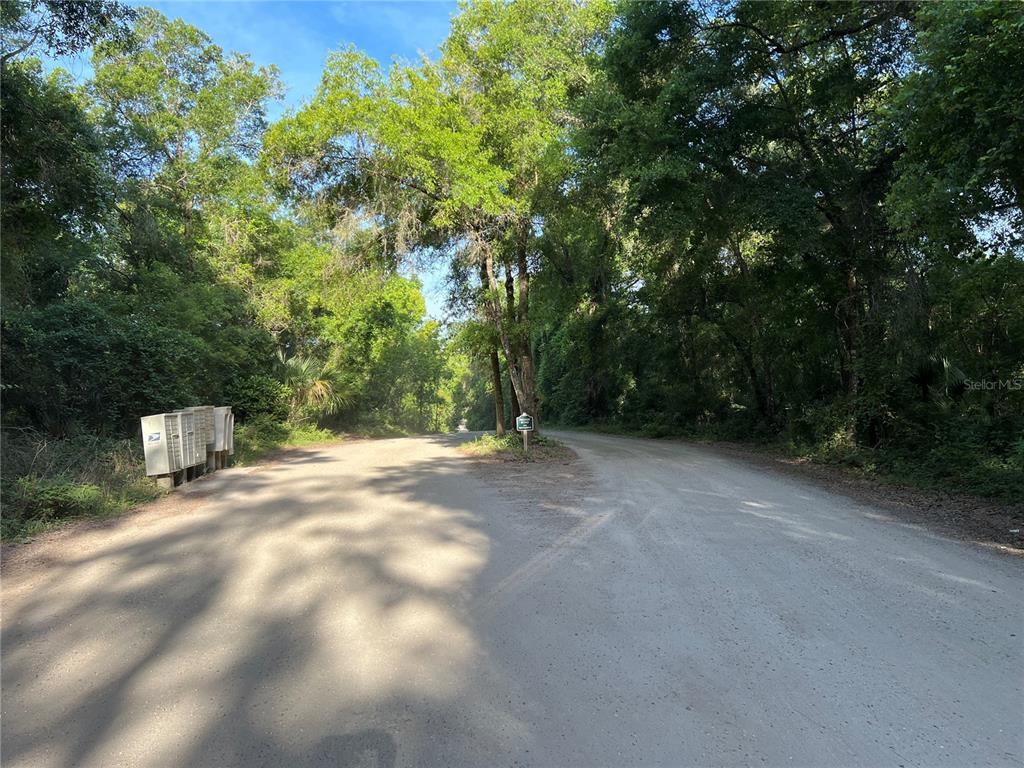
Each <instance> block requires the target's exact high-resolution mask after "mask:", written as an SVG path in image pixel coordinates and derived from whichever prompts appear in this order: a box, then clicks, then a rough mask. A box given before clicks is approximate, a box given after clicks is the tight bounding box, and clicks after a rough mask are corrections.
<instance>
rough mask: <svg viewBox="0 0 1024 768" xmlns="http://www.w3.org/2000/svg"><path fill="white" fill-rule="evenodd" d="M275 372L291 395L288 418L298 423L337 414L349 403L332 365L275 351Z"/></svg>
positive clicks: (342, 383) (340, 377)
mask: <svg viewBox="0 0 1024 768" xmlns="http://www.w3.org/2000/svg"><path fill="white" fill-rule="evenodd" d="M277 362H278V371H279V375H280V377H281V380H282V381H283V382H284V384H285V386H287V387H288V390H289V392H290V399H289V403H288V408H289V418H290V420H292V421H295V422H298V421H302V420H304V419H307V418H310V417H317V416H328V415H330V414H333V413H337V412H338V411H339V410H340V409H341V408H343V407H344V406H345V404H346V403H347V402H348V393H347V392H346V391H345V385H344V382H343V381H342V376H341V370H340V369H339V368H338V367H337V365H335V364H334V363H332V362H326V363H325V362H321V361H320V360H317V359H316V358H313V357H307V356H305V355H292V356H290V357H289V356H287V355H285V353H284V351H283V350H278V352H277Z"/></svg>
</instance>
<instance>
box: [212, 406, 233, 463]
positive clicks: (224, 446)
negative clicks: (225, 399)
mask: <svg viewBox="0 0 1024 768" xmlns="http://www.w3.org/2000/svg"><path fill="white" fill-rule="evenodd" d="M234 433H235V417H234V414H232V413H231V406H230V405H218V406H216V407H215V408H214V409H213V450H215V451H230V452H232V453H234V447H235V445H234V443H235V440H234V436H235V435H234Z"/></svg>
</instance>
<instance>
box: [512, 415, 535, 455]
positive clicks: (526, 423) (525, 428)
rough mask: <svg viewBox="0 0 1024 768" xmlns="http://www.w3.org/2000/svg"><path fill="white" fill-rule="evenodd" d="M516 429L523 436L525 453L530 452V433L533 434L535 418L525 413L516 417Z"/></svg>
mask: <svg viewBox="0 0 1024 768" xmlns="http://www.w3.org/2000/svg"><path fill="white" fill-rule="evenodd" d="M516 429H517V430H519V431H520V432H521V433H522V435H523V453H529V452H530V433H531V432H533V416H531V415H530V414H528V413H526V412H525V411H524V412H523V413H521V414H519V415H518V416H517V417H516Z"/></svg>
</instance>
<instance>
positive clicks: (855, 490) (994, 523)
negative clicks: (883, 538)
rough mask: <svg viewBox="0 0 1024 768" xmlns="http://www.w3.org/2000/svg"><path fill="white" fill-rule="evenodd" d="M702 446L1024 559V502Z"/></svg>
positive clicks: (766, 452)
mask: <svg viewBox="0 0 1024 768" xmlns="http://www.w3.org/2000/svg"><path fill="white" fill-rule="evenodd" d="M697 444H698V445H700V446H702V447H705V448H708V449H711V450H713V451H715V452H716V453H718V454H720V455H722V456H727V457H729V458H734V459H741V460H743V461H745V462H747V463H750V464H755V465H757V466H761V467H765V468H766V469H771V470H773V471H776V472H782V473H784V474H787V475H791V476H794V477H799V478H801V479H804V480H809V481H812V482H814V483H816V484H818V485H821V486H822V487H824V488H826V489H828V490H829V491H832V492H835V493H840V494H843V495H844V496H847V497H849V498H852V499H854V500H856V501H859V502H862V503H865V504H871V505H873V506H876V507H879V508H881V509H884V510H885V511H887V512H889V513H891V514H892V515H893V516H894V517H896V518H898V519H900V520H902V521H904V522H907V523H912V524H915V525H921V526H924V527H925V528H928V529H929V530H932V531H935V532H936V533H940V534H942V535H944V536H949V537H952V538H956V539H961V540H964V541H973V542H976V543H978V544H982V545H984V546H988V547H992V548H996V549H1000V550H1003V551H1006V552H1010V553H1013V554H1016V555H1020V556H1024V502H1022V503H1020V504H1013V503H1007V502H1000V501H994V500H992V499H985V498H981V497H978V496H970V495H967V494H959V493H951V492H947V491H934V490H925V489H921V488H915V487H912V486H908V485H903V484H900V483H894V482H890V481H886V480H881V479H878V478H872V477H867V476H865V475H863V474H860V473H857V472H855V471H853V470H849V469H846V468H843V467H836V466H831V465H826V464H815V463H814V462H812V461H810V460H809V459H800V458H793V457H791V456H785V455H782V454H780V453H776V452H773V451H771V450H770V449H767V448H755V447H751V446H747V445H742V444H739V443H727V442H701V443H697Z"/></svg>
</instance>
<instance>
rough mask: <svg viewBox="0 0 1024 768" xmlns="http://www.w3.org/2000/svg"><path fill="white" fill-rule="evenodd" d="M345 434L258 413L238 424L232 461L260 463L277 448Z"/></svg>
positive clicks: (238, 464) (293, 446)
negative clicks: (258, 415)
mask: <svg viewBox="0 0 1024 768" xmlns="http://www.w3.org/2000/svg"><path fill="white" fill-rule="evenodd" d="M342 439H344V435H342V434H341V433H339V432H333V431H331V430H329V429H323V428H322V427H318V426H316V425H315V424H291V423H288V422H280V421H276V420H274V419H270V418H266V417H256V418H253V419H250V420H249V421H247V422H245V423H244V424H239V425H237V426H236V427H235V454H234V456H233V457H232V464H233V465H235V466H243V467H244V466H248V465H250V464H257V463H259V462H260V461H262V460H264V459H266V458H267V457H269V456H271V455H272V454H274V453H276V452H277V451H280V450H283V449H285V448H298V447H301V446H304V445H317V444H319V443H331V442H336V441H338V440H342Z"/></svg>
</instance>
